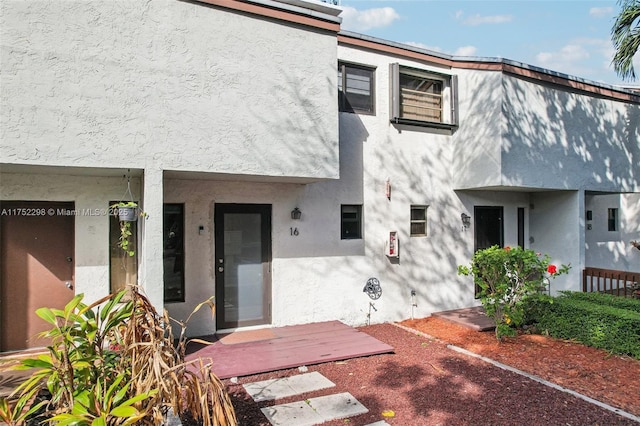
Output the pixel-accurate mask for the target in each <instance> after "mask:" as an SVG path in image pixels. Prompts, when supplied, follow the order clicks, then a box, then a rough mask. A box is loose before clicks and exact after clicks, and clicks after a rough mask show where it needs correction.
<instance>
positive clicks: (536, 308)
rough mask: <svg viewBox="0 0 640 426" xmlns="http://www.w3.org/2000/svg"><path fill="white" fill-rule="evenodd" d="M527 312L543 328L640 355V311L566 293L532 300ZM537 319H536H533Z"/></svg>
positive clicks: (544, 330) (537, 325)
mask: <svg viewBox="0 0 640 426" xmlns="http://www.w3.org/2000/svg"><path fill="white" fill-rule="evenodd" d="M527 311H528V316H529V319H530V321H529V322H534V323H535V325H536V327H537V328H538V330H539V331H541V332H546V333H548V334H549V335H550V336H553V337H556V338H559V339H573V340H576V341H578V342H581V343H583V344H585V345H588V346H593V347H595V348H600V349H604V350H607V351H609V352H611V353H615V354H620V355H630V356H632V357H634V358H638V359H640V313H639V312H635V311H632V310H628V309H622V308H617V307H614V306H610V305H604V304H598V303H594V302H591V301H588V300H581V299H580V297H573V296H570V295H563V296H559V297H556V298H554V299H553V302H552V303H549V302H546V303H545V302H543V301H541V300H536V299H534V300H532V301H531V302H530V303H529V305H528V309H527ZM531 320H534V321H531Z"/></svg>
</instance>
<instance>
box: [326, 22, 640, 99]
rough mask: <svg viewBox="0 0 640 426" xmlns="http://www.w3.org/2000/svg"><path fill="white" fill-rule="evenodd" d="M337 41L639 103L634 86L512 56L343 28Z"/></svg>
mask: <svg viewBox="0 0 640 426" xmlns="http://www.w3.org/2000/svg"><path fill="white" fill-rule="evenodd" d="M338 42H339V43H340V42H341V43H344V44H350V45H354V46H359V47H365V48H368V49H372V50H378V51H383V52H386V53H391V54H396V55H399V56H405V57H407V58H410V59H416V60H422V61H427V62H432V63H436V64H439V65H443V66H448V67H450V68H460V69H477V70H485V71H500V72H503V73H507V74H512V75H516V76H521V77H526V78H530V79H533V80H538V81H543V82H546V83H552V84H557V85H561V86H565V87H568V88H572V89H575V90H579V91H583V92H587V93H591V94H596V95H599V96H605V97H611V98H614V99H617V100H621V101H625V102H632V103H640V94H638V92H635V91H633V90H632V89H629V88H626V87H622V86H615V85H612V84H607V83H602V82H598V81H593V80H589V79H585V78H581V77H576V76H572V75H569V74H564V73H561V72H557V71H553V70H550V69H546V68H542V67H538V66H535V65H529V64H526V63H524V62H519V61H514V60H511V59H506V58H496V57H493V58H492V57H477V56H454V55H449V54H446V53H442V52H436V51H433V50H429V49H424V48H421V47H417V46H411V45H408V44H403V43H397V42H394V41H389V40H384V39H380V38H376V37H371V36H368V35H365V34H359V33H354V32H351V31H342V30H341V31H340V32H339V33H338Z"/></svg>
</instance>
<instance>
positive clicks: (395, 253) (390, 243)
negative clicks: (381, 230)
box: [384, 231, 400, 257]
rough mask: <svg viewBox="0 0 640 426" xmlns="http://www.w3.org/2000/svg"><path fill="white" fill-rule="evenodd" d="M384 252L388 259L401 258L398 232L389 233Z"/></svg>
mask: <svg viewBox="0 0 640 426" xmlns="http://www.w3.org/2000/svg"><path fill="white" fill-rule="evenodd" d="M384 251H385V254H386V255H387V257H399V256H400V242H399V240H398V231H389V236H388V237H387V241H386V243H385V250H384Z"/></svg>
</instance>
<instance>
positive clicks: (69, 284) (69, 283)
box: [64, 281, 73, 290]
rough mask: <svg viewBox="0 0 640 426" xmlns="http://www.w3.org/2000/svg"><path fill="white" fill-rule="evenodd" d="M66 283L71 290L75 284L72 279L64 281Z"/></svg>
mask: <svg viewBox="0 0 640 426" xmlns="http://www.w3.org/2000/svg"><path fill="white" fill-rule="evenodd" d="M64 285H65V286H67V288H68V289H69V290H72V289H73V284H72V283H71V281H66V282H65V283H64Z"/></svg>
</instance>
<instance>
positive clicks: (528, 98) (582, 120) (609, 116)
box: [502, 75, 640, 191]
mask: <svg viewBox="0 0 640 426" xmlns="http://www.w3.org/2000/svg"><path fill="white" fill-rule="evenodd" d="M503 81H504V109H503V114H504V116H505V118H506V126H505V130H504V135H503V144H502V170H503V175H504V184H505V185H507V186H525V187H535V188H547V189H586V190H598V191H638V190H639V188H640V174H639V173H638V170H639V169H638V164H640V144H638V140H639V139H640V107H639V106H638V105H634V104H627V103H623V102H619V101H613V100H610V99H600V98H596V97H594V96H587V95H584V94H580V93H573V92H570V91H567V90H563V89H561V88H560V89H559V88H557V87H550V86H548V85H541V84H534V83H532V82H529V81H526V80H524V79H520V78H516V77H513V76H509V75H505V76H504V77H503Z"/></svg>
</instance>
